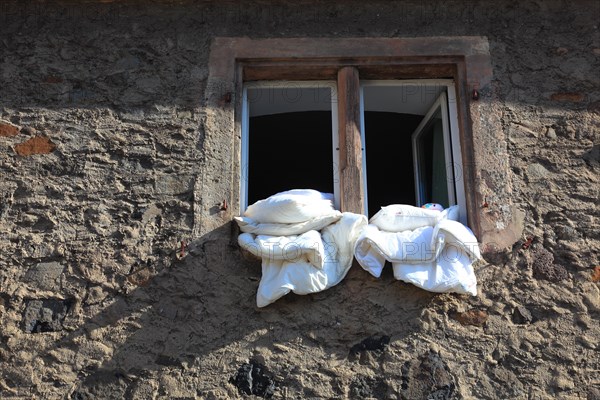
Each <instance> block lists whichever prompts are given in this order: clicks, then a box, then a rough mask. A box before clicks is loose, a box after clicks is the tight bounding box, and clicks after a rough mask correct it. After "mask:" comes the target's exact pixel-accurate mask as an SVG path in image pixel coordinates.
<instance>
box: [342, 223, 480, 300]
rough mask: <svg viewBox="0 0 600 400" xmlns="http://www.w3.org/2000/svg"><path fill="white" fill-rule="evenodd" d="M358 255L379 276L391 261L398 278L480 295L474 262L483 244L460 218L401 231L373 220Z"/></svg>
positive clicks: (438, 289)
mask: <svg viewBox="0 0 600 400" xmlns="http://www.w3.org/2000/svg"><path fill="white" fill-rule="evenodd" d="M374 218H375V217H374ZM354 256H355V257H356V260H357V261H358V262H359V264H360V265H361V266H362V267H363V269H365V270H366V271H368V272H369V273H371V274H372V275H373V276H375V277H379V276H380V275H381V272H382V270H383V267H384V264H385V262H386V261H389V262H391V263H392V267H393V270H394V277H395V278H396V279H398V280H402V281H404V282H408V283H412V284H414V285H416V286H418V287H420V288H422V289H425V290H428V291H431V292H455V293H465V294H471V295H473V296H475V295H477V279H476V277H475V273H474V271H473V266H472V263H473V261H475V260H478V259H480V258H481V255H480V252H479V246H478V244H477V239H476V238H475V236H474V235H473V233H472V232H471V230H470V229H468V228H467V227H465V226H464V225H462V224H461V223H460V222H457V221H453V220H450V219H442V220H440V221H439V222H437V223H436V224H435V225H433V226H430V224H429V223H426V224H425V223H424V224H423V226H420V227H417V228H415V229H407V230H402V231H399V232H388V231H384V230H381V229H380V228H378V227H377V226H375V225H373V224H369V225H368V226H367V227H365V228H364V230H363V231H362V233H361V235H360V237H359V238H358V240H357V242H356V245H355V249H354Z"/></svg>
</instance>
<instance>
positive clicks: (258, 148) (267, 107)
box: [247, 85, 334, 204]
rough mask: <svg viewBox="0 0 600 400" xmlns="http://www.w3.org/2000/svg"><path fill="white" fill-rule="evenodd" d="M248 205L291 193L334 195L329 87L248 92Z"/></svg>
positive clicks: (295, 86) (278, 88)
mask: <svg viewBox="0 0 600 400" xmlns="http://www.w3.org/2000/svg"><path fill="white" fill-rule="evenodd" d="M247 93H248V94H247V96H248V98H247V101H248V109H249V117H250V118H249V131H248V165H247V177H248V204H252V203H254V202H256V201H257V200H260V199H264V198H266V197H268V196H270V195H272V194H275V193H277V192H281V191H285V190H290V189H315V190H318V191H321V192H326V193H333V191H334V188H333V173H332V164H333V155H332V122H331V121H332V111H331V89H330V88H329V87H300V86H298V85H291V86H289V87H260V88H249V89H248V92H247Z"/></svg>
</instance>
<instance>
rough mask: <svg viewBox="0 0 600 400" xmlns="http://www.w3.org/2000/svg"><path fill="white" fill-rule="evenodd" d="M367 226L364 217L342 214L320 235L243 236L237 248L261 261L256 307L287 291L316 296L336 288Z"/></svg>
mask: <svg viewBox="0 0 600 400" xmlns="http://www.w3.org/2000/svg"><path fill="white" fill-rule="evenodd" d="M366 225H367V218H366V217H365V216H364V215H358V214H352V213H343V214H342V215H341V218H340V219H339V220H338V221H337V222H335V223H333V224H331V225H328V226H326V227H325V228H323V229H322V230H321V232H320V233H319V232H318V231H316V230H309V231H308V232H304V233H302V234H299V235H291V236H268V235H255V234H252V233H242V234H241V235H240V236H239V238H238V242H239V244H240V246H241V247H242V248H244V249H246V250H247V251H249V252H251V253H252V254H254V255H256V256H258V257H260V258H261V259H262V278H261V280H260V284H259V285H258V291H257V294H256V304H257V306H258V307H265V306H267V305H269V304H271V303H273V302H274V301H275V300H277V299H279V298H280V297H282V296H285V295H286V294H288V293H289V292H290V291H292V292H294V293H296V294H309V293H316V292H320V291H322V290H325V289H328V288H330V287H332V286H335V285H337V284H338V283H339V282H340V281H341V280H342V279H343V278H344V277H345V276H346V274H347V273H348V270H349V269H350V267H351V265H352V259H353V250H354V244H355V243H356V239H357V238H358V236H359V234H360V232H361V231H362V229H363V228H364V227H365V226H366Z"/></svg>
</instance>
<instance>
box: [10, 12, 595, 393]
mask: <svg viewBox="0 0 600 400" xmlns="http://www.w3.org/2000/svg"><path fill="white" fill-rule="evenodd" d="M598 20H600V5H599V4H598V3H597V2H595V1H578V2H571V3H568V4H567V3H564V2H560V1H526V2H512V1H497V2H494V3H493V4H491V3H487V2H485V3H484V2H477V1H450V2H421V1H412V2H411V1H409V2H402V3H400V2H383V1H379V2H358V1H339V2H335V1H332V2H327V3H324V2H309V1H305V2H298V3H291V2H268V1H256V2H243V3H242V2H223V1H221V2H210V1H199V2H191V1H178V2H167V1H153V2H141V1H139V2H138V1H132V0H129V1H127V0H125V1H98V2H94V1H58V2H51V3H45V2H27V1H26V2H13V1H5V2H3V3H2V4H0V38H1V40H0V56H1V57H0V151H1V156H0V173H1V175H0V249H1V256H0V324H1V327H2V329H1V331H0V363H1V365H2V368H0V397H1V398H19V399H20V398H22V399H30V398H47V399H55V398H56V399H58V398H65V397H67V398H73V399H92V398H94V399H95V398H135V399H147V398H160V399H172V398H235V397H237V396H242V393H243V392H244V391H252V390H253V389H254V392H255V394H257V393H258V394H261V395H263V396H268V395H269V393H271V392H273V393H274V394H273V397H274V398H367V397H375V398H407V399H416V398H445V399H448V398H490V399H494V398H530V399H537V398H556V397H559V398H589V399H595V398H600V381H599V380H598V370H599V369H600V360H599V357H598V344H597V338H598V337H599V335H600V324H599V322H598V321H599V317H600V315H599V314H600V289H599V286H598V285H599V284H598V281H599V280H600V260H599V251H600V233H599V232H600V229H598V226H599V218H600V213H599V208H598V201H599V188H600V182H599V181H600V179H599V176H600V164H599V163H600V73H599V72H598V71H600V32H599V28H598ZM217 36H249V37H252V38H267V37H305V36H309V37H357V36H358V37H419V36H486V37H487V38H488V40H489V43H490V51H491V55H492V61H493V69H494V71H493V72H494V82H493V85H492V87H493V89H492V90H494V91H495V96H496V98H497V99H498V104H497V109H498V110H499V112H500V113H501V117H500V118H501V124H502V129H503V133H504V135H505V137H506V138H507V142H506V143H505V146H506V148H507V149H508V154H509V155H510V160H509V165H510V168H511V171H510V174H511V179H512V183H511V185H512V190H513V193H512V200H513V203H514V204H515V205H516V206H517V207H518V208H520V209H521V210H522V211H523V213H524V215H525V217H524V233H523V237H522V239H521V240H520V241H519V242H517V243H516V244H515V245H514V246H513V247H512V248H509V249H506V251H505V252H503V253H499V254H496V255H495V256H494V257H490V258H489V259H487V260H486V261H485V262H482V263H480V264H479V265H478V266H477V268H476V272H477V276H478V279H479V282H480V295H479V296H478V297H476V298H466V297H463V296H456V295H433V294H430V293H425V292H422V291H419V290H418V289H415V288H413V287H411V286H408V285H405V284H403V283H400V282H397V281H395V280H394V279H393V277H392V276H391V272H389V271H387V273H385V274H384V276H383V277H382V278H381V279H379V280H375V279H373V278H371V277H370V276H368V275H367V273H365V272H364V271H361V270H360V268H358V267H356V266H355V267H354V268H352V270H351V272H350V273H349V275H348V277H347V278H346V279H345V280H344V281H343V282H342V283H341V284H340V285H339V286H337V287H335V288H333V289H330V290H329V291H326V292H323V293H321V294H318V295H312V296H295V295H288V296H286V297H285V298H283V299H281V300H280V301H278V302H277V303H275V304H273V305H271V306H269V307H267V308H265V309H257V308H256V307H255V305H254V304H255V300H254V295H255V291H256V287H257V282H258V280H259V279H260V264H259V262H257V261H255V260H246V259H245V258H244V257H243V256H242V255H241V254H240V252H239V249H238V247H237V244H236V237H235V230H233V229H232V226H231V224H229V223H228V222H227V221H226V218H224V223H223V225H222V226H221V227H218V228H217V229H215V230H213V231H211V232H209V233H207V234H205V235H203V236H199V235H198V234H197V233H198V232H199V231H198V227H197V224H198V221H197V218H196V219H195V217H194V211H195V210H197V208H198V207H199V205H201V206H202V207H203V208H208V209H210V210H212V211H211V213H213V214H219V213H220V212H221V209H220V205H219V200H220V199H221V197H222V196H221V194H220V193H215V192H214V191H211V187H218V186H219V185H217V184H216V183H215V182H217V181H218V180H219V179H220V174H221V173H227V171H228V170H227V168H228V167H227V166H226V165H224V166H223V171H219V170H214V169H210V170H207V169H206V168H204V167H205V166H206V165H207V163H206V162H205V160H206V159H207V157H211V154H212V153H214V152H218V151H220V150H219V148H218V147H213V146H212V145H211V146H210V147H208V146H206V145H205V141H204V136H205V133H206V131H207V129H206V128H207V126H206V123H207V118H206V113H207V110H205V109H204V108H203V107H202V104H203V102H204V98H205V96H204V92H205V89H206V82H207V75H208V57H209V48H210V44H211V40H212V39H213V38H214V37H217ZM211 112H215V113H217V115H216V116H214V115H213V116H211V118H210V121H218V118H219V115H218V113H219V111H218V110H214V111H211ZM223 118H224V117H223ZM211 123H214V122H211ZM211 128H216V129H218V126H217V127H214V126H213V127H211ZM484 178H485V177H484ZM490 179H492V180H493V177H492V178H490ZM482 207H483V205H482ZM195 223H196V226H195ZM249 377H253V378H254V379H253V381H252V382H249V379H248V378H249Z"/></svg>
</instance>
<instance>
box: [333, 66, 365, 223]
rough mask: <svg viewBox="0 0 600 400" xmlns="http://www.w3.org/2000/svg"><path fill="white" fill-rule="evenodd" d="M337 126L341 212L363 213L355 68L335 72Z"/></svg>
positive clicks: (357, 88)
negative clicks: (336, 81)
mask: <svg viewBox="0 0 600 400" xmlns="http://www.w3.org/2000/svg"><path fill="white" fill-rule="evenodd" d="M337 80H338V127H339V146H340V147H339V149H340V150H339V151H340V153H339V166H340V167H339V168H340V170H339V173H340V209H341V210H342V211H349V212H353V213H357V214H363V213H364V212H365V209H364V196H365V193H364V188H363V177H362V155H361V153H362V148H363V144H362V141H361V137H360V83H359V80H358V69H356V68H355V67H343V68H341V69H340V70H339V71H338V76H337Z"/></svg>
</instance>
